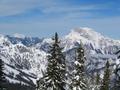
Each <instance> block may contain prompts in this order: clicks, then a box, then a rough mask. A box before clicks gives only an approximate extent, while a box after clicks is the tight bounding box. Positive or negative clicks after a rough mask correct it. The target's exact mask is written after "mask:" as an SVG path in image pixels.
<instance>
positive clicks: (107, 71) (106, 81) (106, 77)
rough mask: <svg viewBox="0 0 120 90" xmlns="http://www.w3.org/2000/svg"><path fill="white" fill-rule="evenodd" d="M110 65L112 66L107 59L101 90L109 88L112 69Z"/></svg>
mask: <svg viewBox="0 0 120 90" xmlns="http://www.w3.org/2000/svg"><path fill="white" fill-rule="evenodd" d="M109 67H110V64H109V61H107V63H106V66H105V71H104V77H103V80H102V85H101V88H100V90H109V84H110V69H109Z"/></svg>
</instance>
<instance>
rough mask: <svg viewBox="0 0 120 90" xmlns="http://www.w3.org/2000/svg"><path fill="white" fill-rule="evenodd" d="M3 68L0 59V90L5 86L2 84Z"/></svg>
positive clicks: (3, 81) (3, 82)
mask: <svg viewBox="0 0 120 90" xmlns="http://www.w3.org/2000/svg"><path fill="white" fill-rule="evenodd" d="M3 70H4V63H3V61H2V59H0V90H3V88H5V87H4V84H5V82H6V80H5V76H4V75H5V74H4V72H3Z"/></svg>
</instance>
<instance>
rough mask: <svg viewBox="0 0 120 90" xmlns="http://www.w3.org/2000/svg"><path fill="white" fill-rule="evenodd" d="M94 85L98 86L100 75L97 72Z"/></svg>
mask: <svg viewBox="0 0 120 90" xmlns="http://www.w3.org/2000/svg"><path fill="white" fill-rule="evenodd" d="M96 85H100V74H99V73H98V72H97V74H96Z"/></svg>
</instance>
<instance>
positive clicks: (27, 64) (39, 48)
mask: <svg viewBox="0 0 120 90" xmlns="http://www.w3.org/2000/svg"><path fill="white" fill-rule="evenodd" d="M60 39H61V44H60V45H61V47H64V49H63V52H64V53H65V55H66V60H67V63H68V65H69V66H70V67H72V66H73V64H72V62H74V54H75V53H74V51H75V47H77V46H78V45H79V44H80V41H82V43H83V45H84V47H85V50H86V56H87V70H88V72H91V71H92V70H93V71H96V70H101V68H103V67H104V64H105V62H106V60H108V59H112V60H111V65H114V64H116V61H117V60H116V56H115V55H114V52H115V51H117V50H118V49H119V48H120V40H114V39H110V38H108V37H104V36H102V35H101V34H99V33H97V32H95V31H93V30H92V29H91V28H86V27H84V28H81V27H80V28H75V29H72V31H71V32H70V33H69V34H68V35H66V36H63V37H61V38H60ZM51 43H52V39H51V38H44V39H40V38H38V37H35V38H33V37H24V38H23V37H14V36H9V35H0V58H1V59H3V61H4V62H5V67H6V70H5V73H6V74H7V79H8V80H9V81H10V82H14V83H19V82H23V83H24V84H27V85H29V84H30V83H28V82H31V84H36V80H37V79H38V78H40V77H42V72H43V71H45V70H46V66H47V55H48V54H49V53H48V51H49V47H50V45H51ZM98 63H99V64H98ZM9 69H10V70H9ZM11 75H13V77H11Z"/></svg>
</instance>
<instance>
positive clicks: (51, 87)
mask: <svg viewBox="0 0 120 90" xmlns="http://www.w3.org/2000/svg"><path fill="white" fill-rule="evenodd" d="M39 82H40V83H39V84H40V85H39V90H65V89H64V87H65V57H64V55H63V53H62V48H61V47H60V41H59V38H58V34H57V33H55V37H54V38H53V44H52V46H51V50H50V55H49V56H48V66H47V71H46V73H45V75H44V76H43V78H41V79H40V81H39Z"/></svg>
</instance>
